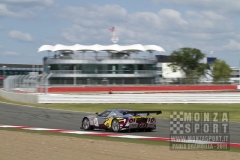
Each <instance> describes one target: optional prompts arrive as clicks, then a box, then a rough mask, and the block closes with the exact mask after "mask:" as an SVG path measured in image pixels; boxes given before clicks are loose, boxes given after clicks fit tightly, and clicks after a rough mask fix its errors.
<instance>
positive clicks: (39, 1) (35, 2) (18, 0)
mask: <svg viewBox="0 0 240 160" xmlns="http://www.w3.org/2000/svg"><path fill="white" fill-rule="evenodd" d="M1 3H6V4H10V5H25V6H51V5H53V4H54V1H53V0H1Z"/></svg>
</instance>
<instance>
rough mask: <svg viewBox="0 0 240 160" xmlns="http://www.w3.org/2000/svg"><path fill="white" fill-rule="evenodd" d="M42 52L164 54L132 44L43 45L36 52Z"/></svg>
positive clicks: (157, 47) (147, 47)
mask: <svg viewBox="0 0 240 160" xmlns="http://www.w3.org/2000/svg"><path fill="white" fill-rule="evenodd" d="M42 51H52V52H56V51H94V52H99V51H107V52H112V51H114V52H121V51H126V52H140V51H142V52H144V51H148V52H153V51H158V52H165V50H164V49H163V48H162V47H160V46H156V45H145V46H144V45H141V44H134V45H128V46H121V45H118V44H113V45H107V46H104V45H99V44H95V45H80V44H75V45H73V46H66V45H61V44H57V45H55V46H52V45H43V46H41V47H40V48H39V49H38V52H42Z"/></svg>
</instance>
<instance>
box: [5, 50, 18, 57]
mask: <svg viewBox="0 0 240 160" xmlns="http://www.w3.org/2000/svg"><path fill="white" fill-rule="evenodd" d="M3 54H4V55H8V56H19V55H20V54H19V53H17V52H13V51H6V52H4V53H3Z"/></svg>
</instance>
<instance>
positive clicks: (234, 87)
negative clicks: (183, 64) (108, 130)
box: [39, 85, 237, 93]
mask: <svg viewBox="0 0 240 160" xmlns="http://www.w3.org/2000/svg"><path fill="white" fill-rule="evenodd" d="M39 90H40V89H39ZM206 90H211V91H221V90H222V91H224V90H225V91H226V90H237V85H198V86H89V87H50V88H48V92H50V93H52V92H55V93H56V92H109V91H121V92H123V91H128V92H129V91H132V92H133V91H142V92H143V91H206Z"/></svg>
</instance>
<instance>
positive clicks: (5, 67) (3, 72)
mask: <svg viewBox="0 0 240 160" xmlns="http://www.w3.org/2000/svg"><path fill="white" fill-rule="evenodd" d="M2 67H3V79H5V68H6V67H7V66H2Z"/></svg>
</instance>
